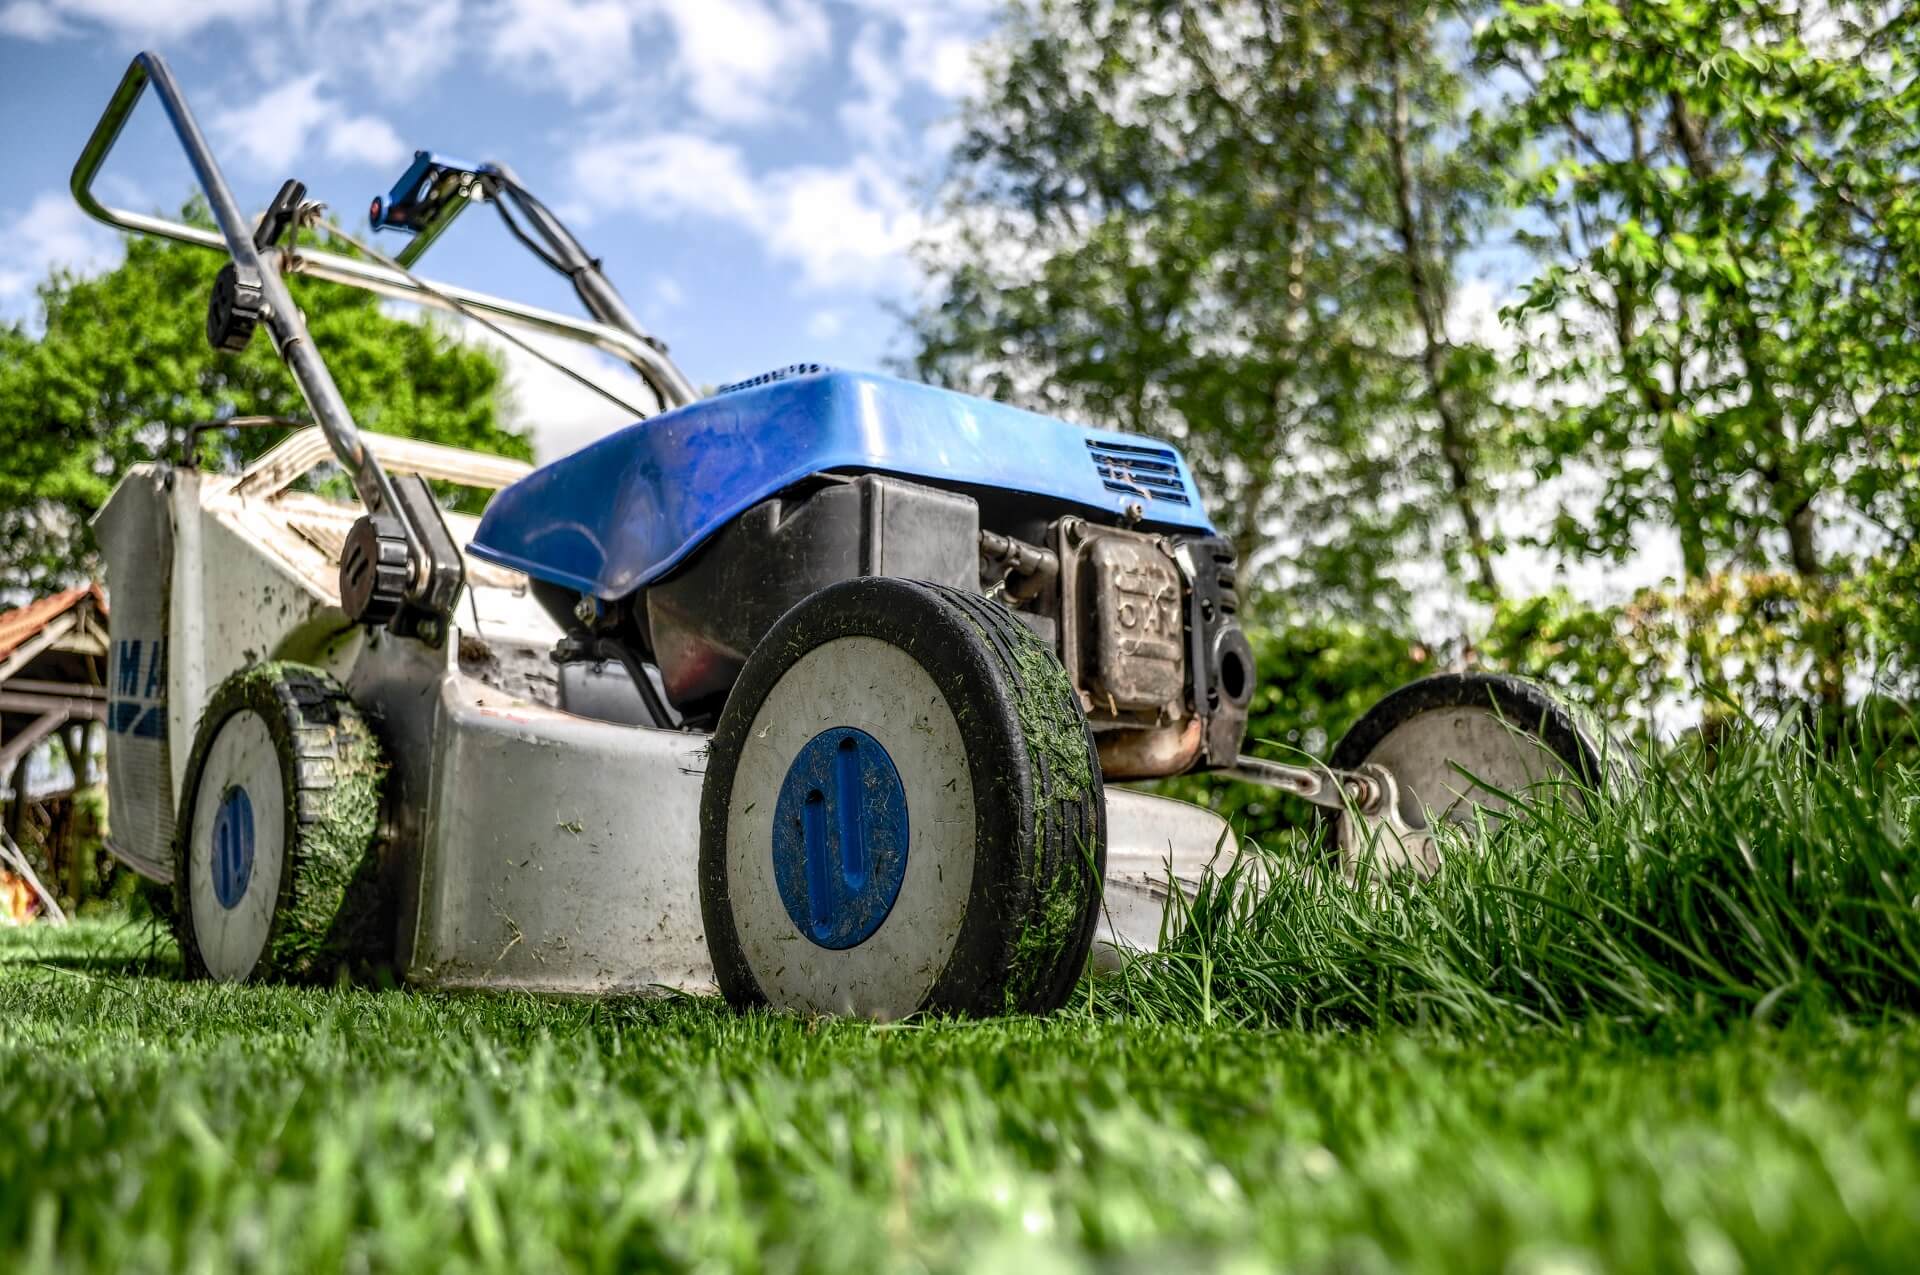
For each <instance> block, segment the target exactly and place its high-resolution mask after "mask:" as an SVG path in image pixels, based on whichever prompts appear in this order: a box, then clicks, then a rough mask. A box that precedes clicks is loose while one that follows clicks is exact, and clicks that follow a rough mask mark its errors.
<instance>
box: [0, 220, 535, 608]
mask: <svg viewBox="0 0 1920 1275" xmlns="http://www.w3.org/2000/svg"><path fill="white" fill-rule="evenodd" d="M186 215H187V216H188V217H189V218H194V219H197V220H200V221H202V222H204V221H205V216H204V213H201V212H199V211H198V210H197V209H196V208H194V207H192V206H190V207H189V208H188V210H187V214H186ZM219 265H220V260H219V258H217V257H215V256H214V255H213V254H210V253H208V252H206V251H205V250H203V249H197V248H192V247H188V246H186V245H182V244H175V243H170V242H163V241H159V240H152V239H141V238H134V239H129V240H128V242H127V250H126V259H125V260H124V261H123V262H122V263H121V264H120V265H119V266H118V267H116V268H115V269H113V270H110V271H107V272H105V273H103V274H100V275H96V276H93V277H90V278H81V277H78V276H75V275H72V274H69V273H64V272H62V273H56V274H54V275H53V276H52V277H51V278H49V279H48V280H47V281H46V282H45V283H44V284H42V285H41V286H40V289H39V299H40V305H41V309H42V315H43V318H44V326H43V328H42V330H41V331H40V332H39V333H38V334H37V335H35V334H32V333H29V332H28V331H27V330H25V329H24V328H22V327H19V326H14V327H11V328H5V327H0V587H4V588H12V589H22V590H31V591H42V590H45V589H47V588H51V587H54V586H56V585H59V584H63V583H66V582H69V581H72V580H74V579H77V578H82V577H87V576H92V575H95V574H97V572H98V569H99V567H98V561H97V555H96V551H95V548H94V545H93V540H92V536H91V534H90V532H89V531H88V528H87V521H88V519H90V518H91V517H92V516H93V514H94V513H95V512H96V511H97V510H98V509H99V508H100V506H101V504H102V503H103V502H104V501H105V500H106V498H107V495H108V494H109V493H110V492H111V491H112V489H113V484H114V483H115V482H116V481H117V480H118V478H119V476H120V475H121V474H122V473H124V472H125V470H126V468H127V467H128V466H130V465H133V464H137V463H139V462H141V461H147V460H153V459H158V458H162V457H177V456H179V455H180V454H181V449H182V448H183V447H184V446H185V442H186V438H187V432H188V430H189V429H190V428H191V427H192V426H194V425H197V424H201V423H204V422H208V421H217V420H221V419H224V418H226V417H229V416H234V415H283V416H290V417H295V418H301V417H304V416H305V415H306V408H305V404H304V402H303V401H302V399H301V398H300V394H299V390H298V388H297V387H296V386H295V384H294V382H293V379H292V377H291V375H290V374H289V373H288V372H287V371H286V369H285V368H284V367H283V366H282V365H281V363H280V361H279V359H278V358H277V357H276V356H275V354H274V352H273V349H272V347H271V343H270V342H269V341H268V340H267V338H266V335H265V333H264V332H262V333H260V334H258V335H257V336H256V338H255V340H254V342H253V344H252V346H251V347H250V348H249V349H248V350H247V351H246V353H244V354H241V355H238V356H234V355H227V354H217V353H215V352H214V351H213V350H212V349H211V348H210V347H209V346H208V345H207V342H206V336H205V315H206V300H207V296H208V291H209V288H210V287H211V285H212V282H213V276H214V273H215V272H216V271H217V269H218V268H219ZM290 286H291V287H292V288H293V290H294V298H295V300H296V301H297V302H298V304H299V305H300V307H301V309H302V310H303V311H304V312H305V314H306V317H307V324H308V327H309V329H310V330H311V332H312V337H313V341H314V343H315V345H316V346H317V347H318V348H319V349H320V350H321V352H322V353H323V354H324V355H325V356H326V359H327V363H328V366H329V367H330V368H331V369H332V371H333V376H334V379H335V381H336V382H338V384H339V386H340V392H341V395H342V396H343V397H344V398H345V400H346V402H347V406H348V407H349V408H350V409H351V410H352V412H353V414H354V418H355V419H356V420H357V421H358V422H359V424H360V425H361V426H362V427H363V428H365V429H369V430H374V431H381V432H386V433H394V434H405V435H409V436H411V437H414V438H424V439H430V440H432V441H435V442H442V443H449V444H452V445H454V446H457V447H468V448H476V449H478V450H481V451H490V452H497V453H500V454H502V455H508V456H518V457H530V456H531V455H532V449H531V446H530V444H529V441H528V439H527V436H526V435H525V434H524V433H520V432H516V431H514V430H512V429H509V428H507V427H506V426H505V425H504V424H503V423H502V416H503V414H504V404H503V393H504V387H503V383H502V373H501V369H500V366H499V364H498V363H497V362H496V361H495V360H494V358H493V357H492V356H491V355H490V354H488V353H487V352H486V351H485V350H481V349H477V348H475V347H473V346H470V345H463V344H461V343H460V342H459V341H457V340H456V339H454V337H453V336H452V335H451V334H450V333H449V332H448V330H447V329H446V328H445V327H443V326H441V325H439V324H436V323H433V322H410V321H408V320H405V319H401V318H396V317H394V316H392V315H390V314H388V313H386V312H385V311H384V310H383V309H382V308H381V302H380V300H379V299H378V298H377V297H375V296H373V295H372V294H370V293H366V292H361V291H358V290H354V289H349V288H342V287H339V286H337V285H332V284H327V283H323V282H318V281H313V280H303V279H300V278H298V277H295V278H293V279H292V280H290ZM275 437H276V436H275V435H272V434H270V433H263V432H261V431H233V432H232V433H231V434H230V435H228V436H224V437H223V436H221V435H219V434H213V435H207V436H203V439H202V443H201V447H202V453H201V457H200V459H201V461H202V463H204V464H209V465H215V466H219V465H231V464H234V463H237V462H239V461H242V460H245V459H248V458H250V457H251V456H253V455H256V454H258V452H260V451H261V450H263V449H264V448H265V447H267V446H269V445H270V444H271V443H272V442H273V441H274V440H275Z"/></svg>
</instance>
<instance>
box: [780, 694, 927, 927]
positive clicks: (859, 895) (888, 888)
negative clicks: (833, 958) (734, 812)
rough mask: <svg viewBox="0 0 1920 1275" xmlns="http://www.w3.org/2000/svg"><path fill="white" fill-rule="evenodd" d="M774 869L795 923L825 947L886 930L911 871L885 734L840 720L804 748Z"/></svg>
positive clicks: (785, 785) (783, 808)
mask: <svg viewBox="0 0 1920 1275" xmlns="http://www.w3.org/2000/svg"><path fill="white" fill-rule="evenodd" d="M773 875H774V879H775V880H776V881H777V882H779V885H780V901H781V902H782V903H784V904H786V906H787V915H788V916H790V917H792V918H793V924H794V926H795V928H797V929H798V930H799V931H800V932H801V933H802V934H804V935H806V936H807V938H809V939H811V940H812V941H813V942H814V943H816V944H818V945H819V946H821V947H825V948H832V949H835V950H839V949H842V948H849V947H854V946H856V945H858V944H860V943H864V942H866V941H867V939H868V938H870V937H872V935H873V932H874V931H875V930H877V929H879V928H880V923H881V922H882V921H884V920H886V919H887V913H889V912H891V911H893V904H894V900H896V899H898V898H899V897H900V883H901V881H903V880H904V879H905V878H906V875H907V793H906V789H905V788H903V787H902V786H901V784H900V772H899V771H898V770H896V769H894V765H893V758H891V757H889V756H888V755H887V750H886V749H885V748H882V747H881V746H880V741H879V740H877V739H875V738H874V737H873V736H871V735H869V734H867V733H866V732H865V731H863V730H856V729H854V728H853V727H851V726H835V727H832V728H830V729H828V730H823V731H821V732H820V733H819V734H818V735H815V736H814V737H813V738H812V739H810V740H808V741H807V743H806V745H805V746H804V747H803V748H801V750H800V753H799V755H798V756H796V757H795V758H794V759H793V765H791V766H790V767H788V768H787V777H786V779H785V780H783V781H782V782H781V784H780V798H779V800H778V801H777V802H775V803H774V809H773Z"/></svg>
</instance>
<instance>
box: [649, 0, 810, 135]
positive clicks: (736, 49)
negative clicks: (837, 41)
mask: <svg viewBox="0 0 1920 1275" xmlns="http://www.w3.org/2000/svg"><path fill="white" fill-rule="evenodd" d="M649 7H651V8H652V9H653V10H654V12H655V14H656V15H657V17H659V18H660V19H662V20H664V21H665V23H666V24H667V26H668V27H669V28H671V29H672V31H673V33H674V35H675V36H676V37H677V38H678V56H677V65H678V66H679V67H680V69H681V71H682V73H683V74H684V76H685V81H686V91H687V96H688V98H689V99H690V100H691V101H692V102H693V104H694V106H695V107H697V108H698V109H699V110H700V111H701V113H702V114H704V115H706V116H707V117H708V118H710V119H714V120H718V121H721V122H723V123H750V122H753V121H756V120H760V119H763V118H765V117H766V116H767V115H768V114H770V113H771V112H772V111H773V109H774V108H775V107H776V106H777V105H778V103H779V102H780V101H781V100H782V99H783V98H784V97H786V96H787V94H788V93H789V92H790V91H791V89H792V87H793V86H794V85H795V84H796V83H797V82H798V80H799V78H800V75H801V73H802V72H803V71H805V69H806V68H807V67H808V66H809V65H810V64H811V63H813V62H814V61H816V60H817V59H819V58H820V57H822V56H823V55H824V54H825V53H826V52H827V51H828V48H829V47H830V45H831V41H832V28H831V27H830V26H829V25H828V22H827V15H826V12H825V11H824V10H823V9H822V8H821V7H820V6H819V5H818V4H816V3H814V2H813V0H777V3H771V2H768V0H653V2H652V4H651V5H650V6H649Z"/></svg>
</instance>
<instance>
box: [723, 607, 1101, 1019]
mask: <svg viewBox="0 0 1920 1275" xmlns="http://www.w3.org/2000/svg"><path fill="white" fill-rule="evenodd" d="M700 822H701V836H700V904H701V911H702V914H703V916H704V919H705V922H706V930H707V945H708V947H709V948H710V949H711V951H712V954H713V962H714V968H715V971H716V975H717V978H718V980H719V983H720V988H721V990H722V991H723V992H725V993H726V996H727V998H728V1000H729V1001H731V1002H732V1003H733V1004H735V1005H738V1006H748V1005H761V1004H770V1005H773V1006H775V1007H777V1008H782V1009H794V1010H800V1011H804V1012H811V1013H827V1014H849V1015H860V1016H865V1017H872V1018H882V1019H893V1018H900V1017H904V1016H905V1015H908V1014H912V1013H916V1012H921V1011H931V1012H952V1013H968V1014H993V1013H1046V1012H1048V1011H1050V1010H1053V1009H1056V1008H1058V1007H1059V1006H1060V1005H1061V1004H1062V1003H1064V1002H1065V1000H1066V998H1067V997H1068V996H1069V995H1070V994H1071V992H1072V990H1073V986H1074V983H1075V981H1076V979H1077V978H1078V976H1079V974H1080V972H1081V971H1082V970H1083V969H1084V968H1085V965H1086V960H1087V952H1088V949H1089V947H1090V945H1091V943H1092V940H1093V932H1094V926H1095V923H1096V921H1097V919H1098V917H1097V909H1098V903H1099V891H1100V882H1101V880H1102V877H1103V875H1104V873H1105V868H1106V801H1105V793H1104V790H1103V788H1102V786H1101V780H1100V764H1099V759H1098V754H1097V753H1096V751H1095V748H1094V742H1093V734H1092V732H1091V731H1090V730H1089V729H1088V727H1087V722H1086V717H1085V715H1084V714H1083V713H1082V712H1081V709H1080V704H1079V700H1078V698H1077V697H1076V696H1075V695H1074V693H1073V689H1072V687H1071V685H1070V684H1069V683H1068V680H1067V676H1066V672H1065V670H1064V669H1063V668H1062V667H1061V665H1060V662H1059V660H1058V659H1057V658H1056V657H1055V656H1054V654H1053V651H1052V649H1051V648H1050V647H1048V646H1047V645H1046V644H1045V643H1043V642H1042V641H1041V640H1040V639H1039V638H1038V637H1036V636H1035V635H1034V634H1033V632H1032V631H1031V630H1029V629H1028V628H1027V627H1026V626H1025V625H1023V624H1021V623H1020V621H1019V620H1017V619H1016V618H1015V617H1014V616H1013V614H1012V613H1011V612H1010V611H1008V610H1007V609H1006V608H1005V607H1002V606H1000V605H999V604H998V603H995V602H991V601H989V600H987V599H986V598H983V597H980V596H979V595H977V594H969V593H963V592H961V591H959V590H956V589H950V588H946V587H944V586H941V585H934V584H926V583H921V582H917V581H909V580H898V579H890V578H882V577H869V578H865V579H860V580H852V581H848V582H846V583H843V584H837V585H833V586H831V587H829V588H826V589H823V590H821V591H820V592H818V593H815V594H813V595H812V596H810V597H808V598H807V599H805V600H804V601H802V602H801V603H800V604H799V605H797V606H795V607H794V608H793V609H792V610H791V611H789V612H788V613H787V614H786V615H785V616H784V617H783V618H782V619H781V620H780V622H779V623H778V624H776V625H775V626H774V628H773V629H772V631H771V632H769V633H768V634H767V636H766V637H765V638H764V639H763V640H762V641H761V643H760V645H759V646H758V648H756V649H755V651H754V652H753V654H752V656H751V657H750V658H749V659H748V660H747V663H746V667H745V668H744V669H743V670H742V672H741V675H740V678H739V681H738V682H737V683H736V684H735V686H734V688H733V691H732V693H731V694H730V695H729V696H728V699H727V705H726V709H725V710H724V711H723V712H722V713H721V715H720V722H719V726H718V728H717V729H716V730H715V732H714V736H713V741H712V746H711V750H710V752H709V755H708V765H707V776H706V782H705V787H704V790H703V793H702V800H701V821H700Z"/></svg>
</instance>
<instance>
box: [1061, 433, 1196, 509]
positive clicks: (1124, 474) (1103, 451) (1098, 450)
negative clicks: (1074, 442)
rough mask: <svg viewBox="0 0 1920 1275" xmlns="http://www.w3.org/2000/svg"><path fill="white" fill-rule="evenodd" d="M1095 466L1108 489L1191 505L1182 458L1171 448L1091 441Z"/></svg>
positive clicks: (1176, 503)
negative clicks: (1182, 473) (1181, 462)
mask: <svg viewBox="0 0 1920 1275" xmlns="http://www.w3.org/2000/svg"><path fill="white" fill-rule="evenodd" d="M1087 451H1088V452H1089V453H1090V454H1091V455H1092V456H1093V467H1094V468H1095V469H1096V470H1098V471H1099V473H1100V481H1101V482H1103V483H1105V484H1106V487H1107V490H1108V491H1120V492H1126V493H1127V494H1129V495H1133V496H1144V497H1145V498H1147V499H1148V500H1158V501H1164V502H1165V503H1167V504H1170V505H1191V504H1192V503H1193V493H1192V492H1190V491H1188V490H1187V484H1186V480H1185V479H1184V478H1182V477H1181V475H1180V457H1179V454H1178V453H1176V452H1175V451H1174V450H1173V449H1172V448H1171V447H1155V446H1153V445H1151V444H1148V443H1110V442H1104V441H1101V440H1098V439H1092V438H1089V439H1088V440H1087Z"/></svg>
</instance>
